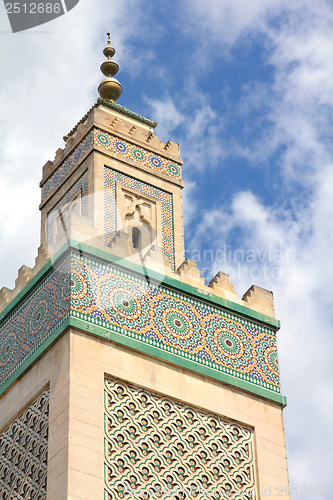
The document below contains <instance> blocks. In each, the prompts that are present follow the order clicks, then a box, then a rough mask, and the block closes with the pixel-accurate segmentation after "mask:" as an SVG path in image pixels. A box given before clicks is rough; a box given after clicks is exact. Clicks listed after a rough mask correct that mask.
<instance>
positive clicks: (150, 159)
mask: <svg viewBox="0 0 333 500" xmlns="http://www.w3.org/2000/svg"><path fill="white" fill-rule="evenodd" d="M94 144H96V145H97V146H100V147H102V148H104V149H107V150H108V151H112V152H113V153H117V154H120V155H122V156H123V157H124V158H127V159H129V160H132V161H135V162H137V163H139V164H141V165H144V166H145V167H147V168H150V169H152V170H155V172H160V173H163V174H166V175H168V176H171V177H173V178H175V179H177V180H179V181H181V166H180V165H179V164H176V165H175V164H174V163H171V162H170V160H167V159H166V158H163V156H160V155H158V154H155V153H152V152H151V151H149V150H148V149H144V148H140V147H138V146H136V145H134V144H132V143H130V142H128V141H125V140H123V139H119V138H118V137H116V136H114V135H112V134H107V133H106V132H102V131H100V130H98V129H95V130H94Z"/></svg>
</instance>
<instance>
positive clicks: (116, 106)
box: [64, 98, 157, 141]
mask: <svg viewBox="0 0 333 500" xmlns="http://www.w3.org/2000/svg"><path fill="white" fill-rule="evenodd" d="M101 105H103V106H105V107H106V108H110V109H113V110H114V111H117V112H118V113H121V114H122V115H125V116H128V117H129V118H133V119H134V120H137V121H138V122H140V123H143V124H144V125H148V126H149V127H152V128H155V127H156V126H157V122H153V121H152V120H149V119H148V118H145V117H144V116H141V115H138V114H137V113H134V111H130V110H129V109H127V108H124V106H121V105H120V104H117V103H115V102H113V101H109V100H108V99H101V98H99V99H98V101H97V102H96V103H95V104H94V105H93V106H92V107H91V108H90V109H89V111H87V113H86V114H85V115H84V116H83V117H82V118H81V120H79V121H78V122H77V124H76V125H75V127H73V128H72V130H71V131H70V132H69V133H68V134H67V135H65V136H64V141H67V140H68V139H69V137H71V136H72V135H74V134H75V132H76V131H77V129H78V127H79V125H81V123H84V122H85V121H86V119H87V118H88V116H89V114H90V112H91V111H92V110H93V109H95V108H98V107H99V106H101Z"/></svg>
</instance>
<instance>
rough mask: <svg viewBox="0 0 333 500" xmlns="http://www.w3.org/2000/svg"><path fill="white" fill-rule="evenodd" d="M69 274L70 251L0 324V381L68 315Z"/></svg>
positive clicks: (14, 369) (2, 381)
mask: <svg viewBox="0 0 333 500" xmlns="http://www.w3.org/2000/svg"><path fill="white" fill-rule="evenodd" d="M69 275H70V258H69V255H68V256H67V257H66V258H65V259H64V260H63V261H62V262H60V263H59V264H58V265H57V266H56V268H55V269H54V270H53V271H52V272H51V273H50V274H49V275H48V276H47V277H46V278H45V279H44V281H43V282H42V283H40V284H39V285H38V286H37V287H36V288H35V290H34V291H33V292H32V293H31V294H30V295H29V297H28V298H26V299H25V300H24V301H23V302H22V303H21V304H20V305H19V306H18V307H17V308H16V309H15V310H14V312H13V313H12V314H11V315H10V316H9V317H8V318H7V319H6V320H5V321H4V322H3V324H2V325H1V328H0V381H1V384H0V385H3V384H4V383H5V382H6V381H7V380H8V378H9V377H10V376H11V375H12V374H13V373H14V372H15V371H16V370H17V369H18V368H20V366H21V365H22V364H23V363H24V361H25V360H26V359H27V357H28V356H30V355H31V354H33V353H34V352H35V351H36V349H38V347H39V346H40V345H41V344H42V343H43V342H45V341H46V340H47V339H48V338H49V337H50V335H51V334H52V333H53V332H54V331H55V330H56V329H57V328H58V326H59V325H60V323H61V322H62V321H63V320H64V319H65V318H66V317H68V315H69V308H70V287H69V286H68V277H69Z"/></svg>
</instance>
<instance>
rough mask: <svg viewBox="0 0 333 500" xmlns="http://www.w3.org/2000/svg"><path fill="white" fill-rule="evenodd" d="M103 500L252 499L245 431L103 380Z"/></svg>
mask: <svg viewBox="0 0 333 500" xmlns="http://www.w3.org/2000/svg"><path fill="white" fill-rule="evenodd" d="M104 387H105V399H104V418H105V423H104V429H105V441H104V442H105V450H104V453H105V459H104V460H105V465H104V467H105V473H104V478H105V500H116V499H119V498H137V499H140V500H144V499H156V498H157V499H165V500H167V499H175V498H186V499H189V498H192V497H193V498H194V497H195V498H206V499H208V498H209V499H212V500H213V499H222V498H228V499H230V500H232V499H240V498H242V499H244V500H246V499H254V498H255V477H254V452H253V435H252V431H251V430H250V429H247V428H244V427H242V426H240V425H238V424H236V423H232V422H229V421H227V420H225V419H222V418H221V417H219V416H217V415H214V414H209V413H206V412H204V411H201V410H198V409H196V408H194V407H192V406H189V405H186V404H183V403H179V402H176V401H173V400H171V399H168V398H166V397H160V396H158V395H156V394H154V393H152V392H149V391H147V390H144V389H141V388H139V387H134V386H131V385H128V384H125V383H124V382H121V381H119V380H112V379H109V378H106V379H105V385H104Z"/></svg>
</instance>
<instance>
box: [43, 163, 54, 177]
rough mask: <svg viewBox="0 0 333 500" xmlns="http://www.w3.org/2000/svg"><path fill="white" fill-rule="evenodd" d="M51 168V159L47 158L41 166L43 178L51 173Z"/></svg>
mask: <svg viewBox="0 0 333 500" xmlns="http://www.w3.org/2000/svg"><path fill="white" fill-rule="evenodd" d="M52 169H53V161H50V160H48V161H47V162H46V163H45V165H44V166H43V179H44V178H45V177H48V176H49V175H50V174H51V172H52Z"/></svg>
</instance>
